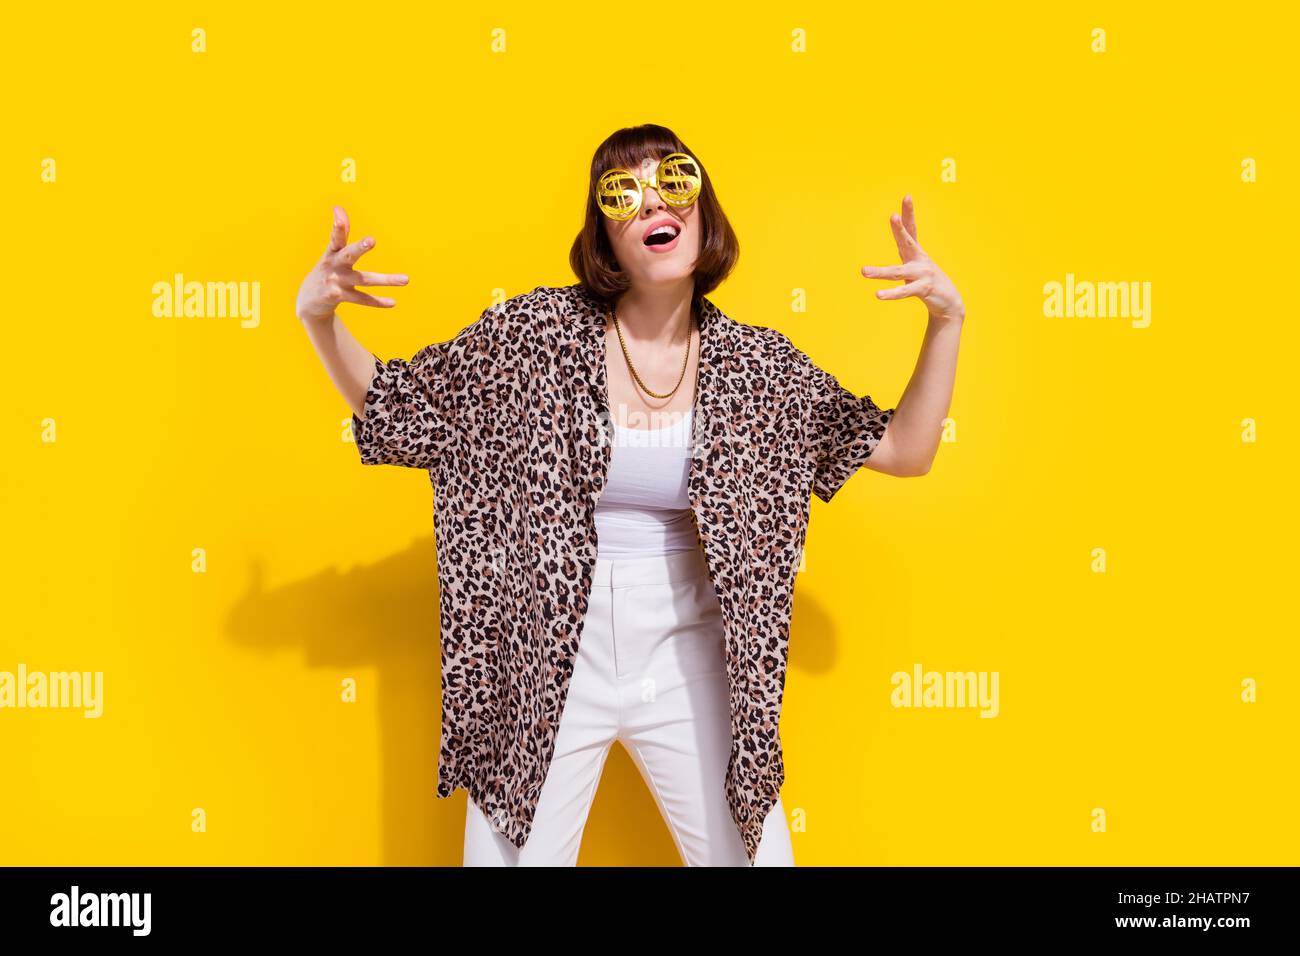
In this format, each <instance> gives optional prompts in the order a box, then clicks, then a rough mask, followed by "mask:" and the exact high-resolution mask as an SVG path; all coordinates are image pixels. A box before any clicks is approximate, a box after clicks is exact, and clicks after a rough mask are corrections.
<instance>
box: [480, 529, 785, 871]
mask: <svg viewBox="0 0 1300 956" xmlns="http://www.w3.org/2000/svg"><path fill="white" fill-rule="evenodd" d="M723 641H724V638H723V631H722V609H721V608H720V607H719V605H718V599H717V595H716V594H715V593H714V591H713V585H712V583H711V582H710V581H709V576H708V569H707V566H706V565H705V562H704V555H703V553H702V552H701V551H700V550H699V549H696V550H694V551H681V552H676V553H673V554H669V555H665V556H661V557H651V558H599V559H598V560H597V562H596V575H595V582H594V586H593V588H592V594H591V603H590V607H589V608H588V611H587V617H586V621H585V622H584V624H583V632H582V640H581V642H580V645H579V648H578V657H577V660H576V662H575V664H574V671H573V677H572V682H571V683H570V685H569V695H568V699H567V700H566V702H565V706H564V712H563V714H562V715H561V719H560V727H559V730H558V732H557V735H556V742H555V756H554V758H553V759H552V762H551V765H550V768H549V770H548V771H547V774H546V780H545V781H543V783H542V789H541V792H540V794H539V797H538V804H537V815H536V817H535V819H534V821H533V829H532V832H531V833H530V835H529V837H528V840H527V841H526V842H525V844H524V847H523V849H522V850H520V849H517V848H516V847H515V846H514V845H513V844H512V843H511V842H510V841H509V840H508V839H506V838H505V836H503V835H502V834H500V833H497V832H496V831H495V830H493V829H492V827H491V825H490V824H489V822H488V820H487V817H486V816H484V814H483V812H482V811H481V810H480V809H479V807H478V806H477V804H475V803H474V801H473V800H472V799H471V800H469V801H467V808H466V814H465V865H466V866H574V865H576V864H577V861H578V847H579V844H580V843H581V842H582V832H583V829H584V828H585V827H586V824H587V814H588V812H589V811H590V809H591V804H592V801H593V799H594V798H595V796H596V787H597V785H598V784H599V783H600V775H601V771H602V770H603V769H604V766H605V758H606V757H608V756H609V750H610V747H611V746H613V744H614V741H616V740H617V741H619V742H620V743H622V745H623V747H624V748H625V749H626V750H627V752H628V753H629V755H630V756H631V757H632V760H633V762H634V763H635V764H636V766H637V768H638V769H639V770H640V771H641V776H642V777H643V778H644V779H645V782H646V784H647V785H648V786H649V788H650V791H651V793H652V794H653V795H654V798H655V802H656V803H657V804H658V806H659V811H660V812H661V813H662V814H663V818H664V821H665V822H666V823H667V825H668V829H669V831H670V832H671V834H672V837H673V841H674V842H675V844H676V845H677V851H678V853H679V854H680V855H681V858H682V863H683V864H684V865H685V866H749V865H750V862H749V858H748V856H747V855H746V853H745V847H744V844H743V843H742V841H741V839H740V831H739V830H738V829H737V828H736V824H735V822H734V821H733V820H732V818H731V811H730V809H729V807H728V804H727V798H726V794H725V793H724V792H723V779H724V776H725V774H726V770H727V759H728V757H729V756H730V753H731V725H730V720H731V716H730V707H729V702H728V696H727V672H726V664H725V658H724V643H723ZM753 865H755V866H794V853H793V848H792V846H791V842H790V829H789V825H788V823H787V822H786V817H785V809H784V807H783V806H782V805H781V801H780V800H779V799H778V800H777V802H776V805H775V806H774V807H773V808H772V811H771V813H769V814H768V817H767V819H766V820H765V821H764V824H763V838H762V840H761V841H760V843H759V848H758V854H757V856H756V858H755V860H754V864H753Z"/></svg>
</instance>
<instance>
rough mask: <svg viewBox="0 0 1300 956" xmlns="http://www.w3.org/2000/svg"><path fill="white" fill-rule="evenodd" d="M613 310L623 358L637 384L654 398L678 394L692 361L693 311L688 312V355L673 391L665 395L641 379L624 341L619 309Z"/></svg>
mask: <svg viewBox="0 0 1300 956" xmlns="http://www.w3.org/2000/svg"><path fill="white" fill-rule="evenodd" d="M613 311H614V330H615V331H616V332H618V344H619V345H621V346H623V359H624V360H625V361H626V362H627V369H628V371H629V372H631V373H632V378H634V379H635V380H636V383H637V385H639V386H641V390H642V391H643V392H645V393H646V394H647V395H650V396H651V397H653V398H672V397H673V396H674V395H675V394H677V390H678V389H679V388H681V387H682V382H683V381H685V379H686V366H687V365H688V364H689V363H690V360H691V335H690V323H691V313H690V312H689V311H688V312H687V313H686V355H685V357H684V358H683V359H682V373H681V375H679V376H678V377H677V384H676V385H674V386H673V390H672V391H671V392H667V393H665V394H663V395H660V394H659V393H658V392H652V391H650V389H648V388H646V384H645V382H643V381H641V376H640V375H638V374H637V372H636V367H635V366H634V365H633V364H632V356H631V355H630V354H629V353H628V350H627V342H625V341H623V328H622V326H620V325H619V324H618V310H617V309H615V310H613Z"/></svg>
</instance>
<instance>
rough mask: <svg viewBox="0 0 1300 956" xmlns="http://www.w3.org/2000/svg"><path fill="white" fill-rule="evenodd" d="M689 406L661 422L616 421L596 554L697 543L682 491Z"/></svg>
mask: <svg viewBox="0 0 1300 956" xmlns="http://www.w3.org/2000/svg"><path fill="white" fill-rule="evenodd" d="M690 467H691V412H690V410H689V409H688V410H687V411H686V412H684V413H682V414H681V417H680V418H678V420H677V421H676V422H675V423H674V424H672V425H668V426H666V427H664V428H625V427H623V426H622V425H619V424H618V423H617V422H615V423H614V447H613V449H612V457H611V459H610V464H609V477H608V479H607V480H606V484H605V490H604V491H603V492H602V493H601V496H600V500H599V501H597V502H596V536H597V547H596V550H597V554H598V555H599V556H600V557H602V558H641V557H651V556H653V555H663V554H671V553H673V552H675V551H692V550H694V549H696V548H698V547H699V546H700V543H699V537H698V532H697V530H696V525H695V515H694V513H692V511H691V502H690V498H689V497H687V494H686V481H687V478H688V476H689V474H690Z"/></svg>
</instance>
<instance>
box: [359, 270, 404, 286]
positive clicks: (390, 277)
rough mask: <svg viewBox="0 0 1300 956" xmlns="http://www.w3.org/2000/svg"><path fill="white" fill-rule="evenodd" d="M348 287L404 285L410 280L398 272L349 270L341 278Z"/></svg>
mask: <svg viewBox="0 0 1300 956" xmlns="http://www.w3.org/2000/svg"><path fill="white" fill-rule="evenodd" d="M343 280H344V281H345V282H347V284H348V285H406V283H408V282H409V281H411V280H410V277H409V276H404V275H402V274H401V273H398V272H354V271H352V270H349V271H348V272H347V274H346V275H344V276H343Z"/></svg>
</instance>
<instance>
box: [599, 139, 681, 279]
mask: <svg viewBox="0 0 1300 956" xmlns="http://www.w3.org/2000/svg"><path fill="white" fill-rule="evenodd" d="M660 158H662V157H647V158H646V159H644V160H642V162H641V166H640V168H639V169H634V170H632V171H633V172H634V173H636V174H637V175H638V176H640V177H641V178H642V179H649V178H650V177H651V176H652V175H653V174H654V171H655V169H656V167H657V166H658V165H659V159H660ZM601 218H604V219H605V235H607V236H608V237H609V244H610V246H611V247H612V248H613V250H614V257H615V258H616V259H618V264H619V268H621V269H622V270H623V272H624V273H625V274H626V275H627V277H628V278H629V279H631V280H632V285H633V286H652V285H667V284H671V283H675V282H680V281H681V280H683V279H689V278H690V277H691V276H693V275H694V274H695V260H696V259H697V258H699V254H700V218H699V203H698V202H695V203H691V205H689V206H687V207H686V208H685V209H682V208H679V207H677V206H670V205H669V204H668V203H666V202H664V201H663V199H661V198H660V197H659V192H658V190H656V189H653V188H650V187H646V189H645V190H644V193H643V195H642V197H641V208H640V209H638V210H637V213H636V215H635V216H633V217H632V218H631V219H626V220H623V221H621V222H619V221H616V220H613V219H608V218H605V217H601ZM660 226H669V227H672V228H675V229H676V230H677V238H676V239H673V240H671V241H669V242H664V238H663V236H659V237H657V238H656V239H655V240H654V241H653V242H651V243H649V244H647V242H646V240H647V239H649V238H650V234H651V233H653V232H655V231H656V229H658V228H659V227H660Z"/></svg>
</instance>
